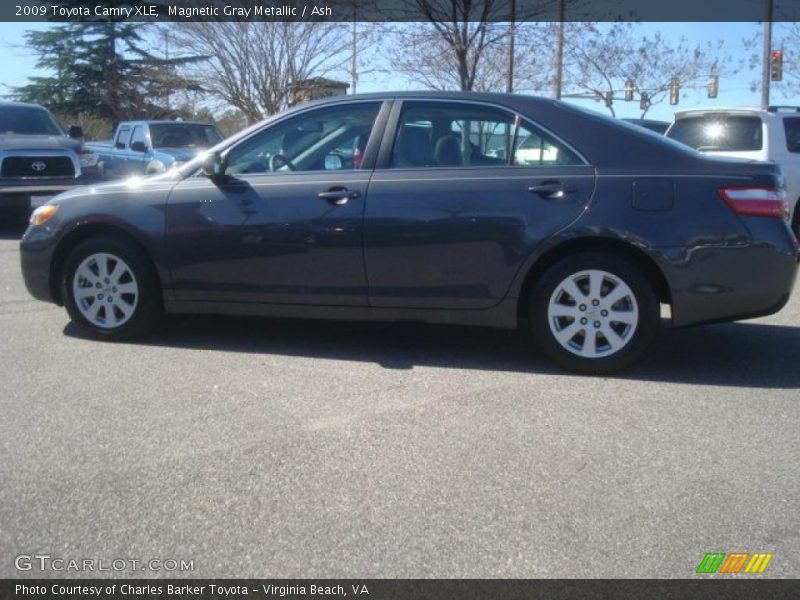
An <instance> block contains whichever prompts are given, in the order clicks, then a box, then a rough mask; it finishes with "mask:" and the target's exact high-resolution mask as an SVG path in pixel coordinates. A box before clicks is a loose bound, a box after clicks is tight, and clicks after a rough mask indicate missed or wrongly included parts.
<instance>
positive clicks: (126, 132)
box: [116, 126, 131, 150]
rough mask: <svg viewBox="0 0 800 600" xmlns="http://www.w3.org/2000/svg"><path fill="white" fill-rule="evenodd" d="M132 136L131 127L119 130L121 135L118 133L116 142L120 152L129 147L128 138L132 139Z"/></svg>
mask: <svg viewBox="0 0 800 600" xmlns="http://www.w3.org/2000/svg"><path fill="white" fill-rule="evenodd" d="M130 134H131V128H130V127H128V126H125V127H120V128H119V133H117V140H116V145H117V148H119V149H120V150H124V149H125V148H127V147H128V138H129V137H130Z"/></svg>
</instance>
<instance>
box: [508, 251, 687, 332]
mask: <svg viewBox="0 0 800 600" xmlns="http://www.w3.org/2000/svg"><path fill="white" fill-rule="evenodd" d="M578 252H606V253H610V254H614V255H616V256H619V257H621V258H624V259H626V260H628V261H630V262H631V263H633V264H634V265H635V266H636V267H637V268H638V269H639V270H640V271H641V272H642V274H643V275H644V276H645V277H646V278H647V280H648V281H649V282H650V284H651V285H652V286H653V290H654V291H655V294H656V297H657V298H658V301H659V302H661V303H664V304H672V296H671V294H670V290H669V284H668V283H667V280H666V279H665V278H664V274H663V273H662V272H661V269H659V268H658V265H656V263H655V261H653V259H652V258H650V257H649V256H648V255H647V254H645V253H644V252H643V251H642V250H640V249H639V248H637V247H635V246H632V245H630V244H628V243H626V242H622V241H619V240H615V239H610V238H609V239H606V238H602V239H601V238H581V239H577V240H570V241H568V242H564V243H562V244H559V245H558V246H555V247H554V248H550V249H549V250H548V251H547V252H545V253H544V254H543V255H542V256H540V257H539V259H538V260H537V261H536V262H535V263H534V264H533V266H532V267H531V268H530V270H529V271H528V274H527V275H526V276H525V282H524V283H523V285H522V291H521V293H520V296H519V302H518V303H517V316H518V317H525V316H526V311H527V306H528V303H529V300H530V295H531V293H532V292H533V288H534V286H535V284H536V281H537V280H538V279H539V277H540V276H541V275H542V274H543V273H544V272H545V271H546V270H547V269H548V268H550V267H551V266H552V265H554V264H555V263H556V262H558V261H559V260H561V259H562V258H564V257H565V256H567V255H568V254H576V253H578Z"/></svg>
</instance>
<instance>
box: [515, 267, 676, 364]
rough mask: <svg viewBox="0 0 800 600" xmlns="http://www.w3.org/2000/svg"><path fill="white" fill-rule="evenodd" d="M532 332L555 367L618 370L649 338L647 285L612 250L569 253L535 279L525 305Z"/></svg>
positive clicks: (653, 302) (654, 319)
mask: <svg viewBox="0 0 800 600" xmlns="http://www.w3.org/2000/svg"><path fill="white" fill-rule="evenodd" d="M529 311H530V312H529V316H530V322H531V328H532V330H533V333H534V336H535V338H536V340H537V341H538V343H539V345H540V346H541V348H542V350H543V351H544V352H545V354H547V356H548V357H549V358H551V359H552V360H553V361H554V362H555V363H556V364H558V365H559V366H561V367H563V368H565V369H569V370H571V371H577V372H580V373H587V374H598V375H599V374H604V373H611V372H613V371H617V370H620V369H623V368H625V367H627V366H629V365H630V364H632V363H633V362H634V361H636V360H637V359H638V358H639V357H640V356H641V355H642V353H644V351H645V350H646V349H647V347H648V346H649V345H650V343H651V342H652V340H653V338H654V337H655V334H656V331H657V329H658V322H659V318H660V310H659V303H658V300H657V298H656V295H655V293H654V291H653V288H652V285H651V284H650V283H649V281H648V280H647V278H646V277H644V276H643V275H642V273H641V272H640V271H639V269H637V268H636V267H635V266H634V265H633V264H631V263H630V262H629V261H626V260H625V259H623V258H620V257H617V256H615V255H613V254H588V253H581V254H574V255H570V256H567V257H566V258H564V259H562V260H560V261H559V262H557V263H555V264H554V265H552V266H551V267H550V268H549V269H548V270H547V271H546V272H545V273H544V274H543V275H542V277H541V278H540V279H539V280H538V282H537V284H536V286H535V288H534V290H533V293H532V294H531V300H530V305H529Z"/></svg>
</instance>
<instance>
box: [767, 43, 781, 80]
mask: <svg viewBox="0 0 800 600" xmlns="http://www.w3.org/2000/svg"><path fill="white" fill-rule="evenodd" d="M770 66H771V67H772V69H771V71H772V81H780V80H781V79H783V51H782V50H773V51H772V61H771V63H770Z"/></svg>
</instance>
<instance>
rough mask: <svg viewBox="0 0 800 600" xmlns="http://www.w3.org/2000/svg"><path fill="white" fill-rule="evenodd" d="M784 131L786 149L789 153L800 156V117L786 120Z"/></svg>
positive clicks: (784, 121)
mask: <svg viewBox="0 0 800 600" xmlns="http://www.w3.org/2000/svg"><path fill="white" fill-rule="evenodd" d="M783 130H784V131H785V132H786V149H787V150H788V151H789V152H792V153H795V154H800V117H788V118H785V119H784V120H783Z"/></svg>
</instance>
